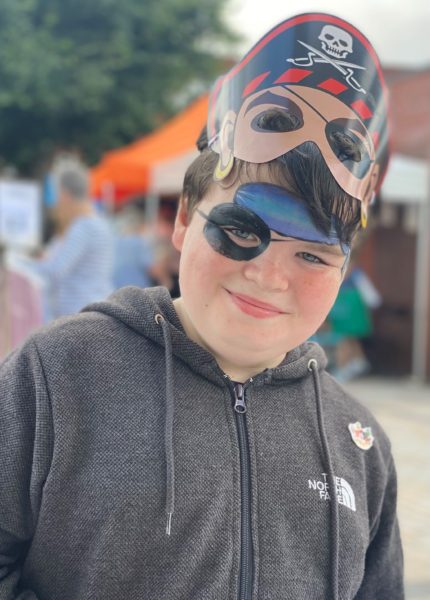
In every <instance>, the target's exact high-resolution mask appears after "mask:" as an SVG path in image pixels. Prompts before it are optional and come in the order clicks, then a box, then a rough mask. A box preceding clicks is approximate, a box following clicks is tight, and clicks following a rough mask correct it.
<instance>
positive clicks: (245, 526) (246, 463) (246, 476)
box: [233, 383, 254, 600]
mask: <svg viewBox="0 0 430 600" xmlns="http://www.w3.org/2000/svg"><path fill="white" fill-rule="evenodd" d="M233 391H234V413H235V419H236V429H237V438H238V442H239V460H240V494H241V503H240V506H241V511H240V512H241V518H240V521H241V534H240V538H241V539H240V568H239V595H238V600H250V598H251V594H252V579H253V570H254V557H253V548H252V530H251V461H250V457H249V442H248V429H247V425H246V415H245V413H246V396H245V386H244V385H243V384H242V383H235V384H234V388H233Z"/></svg>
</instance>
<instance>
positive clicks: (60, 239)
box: [26, 159, 114, 320]
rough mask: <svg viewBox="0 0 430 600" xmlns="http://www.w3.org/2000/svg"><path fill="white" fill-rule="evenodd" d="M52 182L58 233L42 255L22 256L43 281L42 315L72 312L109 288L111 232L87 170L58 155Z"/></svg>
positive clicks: (110, 279)
mask: <svg viewBox="0 0 430 600" xmlns="http://www.w3.org/2000/svg"><path fill="white" fill-rule="evenodd" d="M52 181H53V185H54V190H55V194H56V204H55V207H54V219H55V222H56V224H57V227H58V230H59V232H60V234H59V235H58V236H56V237H55V238H54V239H53V240H52V242H51V243H50V244H49V246H48V248H47V249H46V252H45V254H44V256H43V257H42V258H38V259H29V260H28V261H26V263H27V266H29V267H30V269H31V270H33V271H35V272H36V273H37V274H38V275H40V276H41V277H42V279H43V282H44V284H45V304H46V307H45V315H46V320H50V319H52V318H56V317H60V316H63V315H70V314H73V313H76V312H78V311H79V310H81V309H82V308H83V307H84V306H85V305H86V304H89V303H90V302H95V301H98V300H102V299H103V298H105V297H106V295H108V294H109V293H110V292H111V291H112V290H113V282H112V271H113V252H114V248H113V243H114V242H113V235H112V232H111V227H110V225H109V223H107V221H106V219H105V218H103V217H102V216H101V215H99V214H98V213H97V212H96V209H95V207H94V204H93V202H92V201H91V199H90V197H89V175H88V170H87V169H86V167H85V166H84V165H82V164H80V163H79V162H77V161H75V160H71V159H67V160H62V161H60V162H58V163H57V164H55V165H54V168H53V171H52Z"/></svg>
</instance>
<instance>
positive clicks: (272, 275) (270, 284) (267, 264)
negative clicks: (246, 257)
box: [243, 248, 290, 291]
mask: <svg viewBox="0 0 430 600" xmlns="http://www.w3.org/2000/svg"><path fill="white" fill-rule="evenodd" d="M270 250H271V249H270V248H268V249H267V250H266V251H265V252H263V254H260V256H257V257H256V258H254V259H253V260H250V261H249V262H247V263H246V264H245V267H244V271H243V273H244V276H245V278H246V279H248V280H249V281H253V282H254V283H256V284H257V285H258V286H259V287H260V288H261V289H262V290H273V291H286V290H287V289H288V287H289V285H290V274H289V272H288V268H287V265H286V264H285V257H281V256H279V255H278V253H277V252H273V253H272V252H270ZM279 254H281V253H279Z"/></svg>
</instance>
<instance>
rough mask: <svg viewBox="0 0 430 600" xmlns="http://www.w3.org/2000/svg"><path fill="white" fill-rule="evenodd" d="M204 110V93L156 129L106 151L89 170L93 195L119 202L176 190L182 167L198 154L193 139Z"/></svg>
mask: <svg viewBox="0 0 430 600" xmlns="http://www.w3.org/2000/svg"><path fill="white" fill-rule="evenodd" d="M207 112H208V96H207V94H205V95H204V96H202V97H200V98H199V99H197V100H196V101H195V102H193V103H192V104H191V105H190V106H188V107H187V108H186V109H185V110H184V111H183V112H181V113H180V114H178V115H176V116H175V117H173V118H172V119H171V120H170V121H168V122H167V123H165V124H164V125H163V126H162V127H161V128H160V129H158V130H156V131H154V132H153V133H150V134H149V135H147V136H145V137H143V138H141V139H139V140H137V141H136V142H133V143H132V144H129V145H128V146H124V147H123V148H119V149H118V150H112V151H110V152H107V153H106V154H105V155H104V156H103V158H102V160H101V162H100V163H99V164H98V165H97V166H95V167H94V168H93V169H92V170H91V191H92V195H93V197H95V198H103V197H105V198H109V199H110V200H112V201H113V202H114V203H115V204H119V203H121V202H123V201H124V200H126V199H127V198H130V197H132V196H136V195H140V194H158V195H163V194H164V195H166V194H175V193H179V192H180V191H181V187H182V179H183V176H184V173H185V170H186V168H187V166H188V165H189V164H190V163H191V162H192V160H193V159H194V158H195V157H196V156H197V154H198V151H197V149H196V140H197V138H198V136H199V135H200V132H201V130H202V128H203V126H204V124H205V122H206V118H207Z"/></svg>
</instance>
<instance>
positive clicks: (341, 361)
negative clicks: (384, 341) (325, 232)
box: [327, 262, 382, 382]
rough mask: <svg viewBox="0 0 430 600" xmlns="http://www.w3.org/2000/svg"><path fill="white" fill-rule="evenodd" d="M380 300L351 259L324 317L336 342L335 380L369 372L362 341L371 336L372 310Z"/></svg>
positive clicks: (365, 276)
mask: <svg viewBox="0 0 430 600" xmlns="http://www.w3.org/2000/svg"><path fill="white" fill-rule="evenodd" d="M381 302H382V299H381V296H380V294H379V292H378V290H377V289H376V288H375V286H374V285H373V283H372V282H371V280H370V279H369V277H368V276H367V275H366V273H365V272H364V271H363V269H362V268H360V267H359V266H358V265H356V264H355V263H354V262H352V263H351V264H350V267H349V270H348V273H347V275H346V277H345V279H344V281H343V283H342V285H341V287H340V290H339V294H338V296H337V298H336V301H335V303H334V305H333V307H332V309H331V311H330V313H329V315H328V317H327V325H328V328H329V331H330V332H331V335H332V338H333V342H334V345H335V347H334V352H333V360H334V364H333V365H332V368H331V371H332V374H333V375H334V376H335V377H336V379H338V381H341V382H346V381H350V380H351V379H354V378H356V377H359V376H361V375H365V374H366V373H369V372H370V371H371V364H370V362H369V360H368V358H367V356H366V354H365V351H364V348H363V342H365V340H368V339H369V338H370V337H371V336H372V333H373V320H372V310H375V309H376V308H378V307H379V306H380V305H381Z"/></svg>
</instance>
